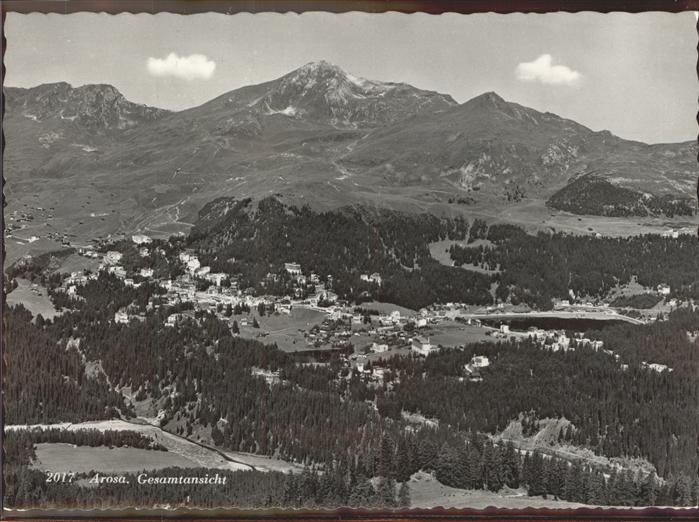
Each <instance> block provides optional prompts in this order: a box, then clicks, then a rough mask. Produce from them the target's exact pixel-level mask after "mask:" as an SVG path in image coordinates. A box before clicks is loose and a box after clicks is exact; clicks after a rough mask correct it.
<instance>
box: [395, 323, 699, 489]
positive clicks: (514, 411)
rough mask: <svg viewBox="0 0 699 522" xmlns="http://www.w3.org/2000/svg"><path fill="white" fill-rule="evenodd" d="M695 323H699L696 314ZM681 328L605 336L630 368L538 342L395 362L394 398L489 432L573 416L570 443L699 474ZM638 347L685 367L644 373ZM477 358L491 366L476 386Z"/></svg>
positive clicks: (690, 363)
mask: <svg viewBox="0 0 699 522" xmlns="http://www.w3.org/2000/svg"><path fill="white" fill-rule="evenodd" d="M693 320H694V325H695V327H696V325H699V320H698V319H697V314H696V313H695V314H694V315H693ZM677 326H678V323H676V322H675V323H670V324H668V325H664V324H662V323H659V324H657V325H650V326H648V327H646V329H645V331H641V332H639V333H638V334H631V333H630V332H632V331H634V328H636V327H627V329H626V330H624V329H623V328H620V329H618V330H615V331H614V333H613V334H606V332H605V333H604V334H602V335H601V336H600V337H602V338H604V339H605V347H608V348H610V349H612V350H615V351H616V350H617V347H618V349H619V354H620V355H621V357H622V361H628V364H629V366H628V368H627V369H624V368H622V367H621V364H622V363H621V362H617V361H615V359H614V357H612V356H609V355H607V354H604V353H596V352H594V351H592V349H589V348H578V349H577V350H576V351H574V352H566V353H562V352H555V353H554V352H550V351H546V350H543V349H541V348H540V347H538V346H536V345H534V344H530V343H529V342H521V343H503V344H498V345H493V344H482V345H476V346H467V347H466V349H465V350H449V351H442V352H441V353H437V354H432V355H430V356H429V357H427V358H426V359H424V360H421V359H413V358H394V359H392V360H391V361H390V363H389V367H390V368H391V370H392V371H393V372H394V373H396V374H398V375H399V376H400V381H399V382H398V383H397V384H395V385H394V388H393V393H392V394H391V395H389V396H388V400H392V401H396V402H397V404H398V405H399V406H400V408H401V409H403V410H407V411H412V412H421V413H422V414H424V415H426V416H428V417H431V418H437V419H439V420H440V422H444V423H448V424H449V425H451V426H457V427H458V428H459V429H461V430H464V429H470V430H474V431H481V432H489V433H496V432H498V431H500V430H503V429H504V428H505V427H506V426H507V425H508V423H509V422H510V421H511V420H512V419H514V418H516V417H517V416H518V415H519V413H520V412H527V411H532V410H533V411H535V412H536V413H537V415H538V416H539V418H546V417H550V418H560V417H565V418H567V419H568V420H570V421H571V422H572V423H573V424H574V425H575V427H576V430H575V434H574V437H573V439H572V441H571V442H572V443H574V444H576V445H579V446H583V447H587V448H590V449H592V450H593V451H595V452H596V453H598V454H601V455H606V456H609V457H643V458H646V459H648V460H649V461H650V462H651V463H653V464H654V465H655V466H656V468H657V470H658V473H659V474H660V475H661V476H668V475H669V474H671V473H674V474H678V473H682V472H683V473H685V474H687V475H689V476H694V475H695V474H696V473H697V470H698V468H699V458H698V456H697V450H696V436H697V433H699V418H698V417H697V416H696V414H695V413H694V412H695V411H696V405H697V397H699V382H697V379H696V375H697V372H699V366H698V363H697V361H698V358H699V351H698V350H697V345H696V342H690V341H689V340H688V338H687V334H686V331H687V330H679V331H678V330H677ZM673 329H674V330H673ZM625 336H626V339H625V340H623V341H622V340H621V339H623V338H624V337H625ZM622 342H623V344H622ZM634 343H638V344H634ZM636 346H638V347H639V349H641V350H643V353H644V356H647V359H645V358H644V359H643V360H647V361H649V362H661V363H662V362H665V363H669V362H671V361H676V362H677V363H678V366H675V367H674V370H673V371H672V372H663V373H658V372H655V371H652V370H648V369H644V368H642V367H641V366H640V361H639V358H640V356H638V355H635V354H633V350H634V349H635V347H636ZM653 347H654V349H653ZM653 350H654V351H653ZM474 354H478V355H485V356H487V357H488V358H489V359H490V362H491V364H490V366H488V367H486V368H481V369H480V374H481V376H482V378H483V381H482V382H470V381H469V380H468V378H467V377H468V375H467V373H466V372H465V371H464V370H463V368H464V365H465V364H466V363H468V362H469V361H470V359H471V357H472V356H473V355H474ZM680 361H682V362H681V363H680ZM464 376H466V378H463V377H464ZM459 377H462V378H463V380H460V379H459ZM482 397H488V401H487V402H484V401H483V400H482Z"/></svg>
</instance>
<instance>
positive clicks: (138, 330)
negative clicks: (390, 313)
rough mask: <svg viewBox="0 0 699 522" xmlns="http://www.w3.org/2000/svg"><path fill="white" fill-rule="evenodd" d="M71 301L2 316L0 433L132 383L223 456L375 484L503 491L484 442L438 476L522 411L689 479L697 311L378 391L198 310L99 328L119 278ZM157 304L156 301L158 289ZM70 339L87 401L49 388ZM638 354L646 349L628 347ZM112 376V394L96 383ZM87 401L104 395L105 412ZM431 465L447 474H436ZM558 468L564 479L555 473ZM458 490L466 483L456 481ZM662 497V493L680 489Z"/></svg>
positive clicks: (399, 378)
mask: <svg viewBox="0 0 699 522" xmlns="http://www.w3.org/2000/svg"><path fill="white" fill-rule="evenodd" d="M106 287H109V288H110V292H111V294H112V299H111V302H112V304H109V303H105V302H104V301H102V299H103V296H104V293H105V291H104V288H106ZM139 290H142V289H139ZM142 291H145V290H142ZM80 297H81V298H82V299H84V301H82V300H80V302H81V305H80V306H78V307H76V309H75V310H73V311H68V312H66V313H64V314H63V315H62V316H58V317H56V318H55V319H54V320H53V321H44V320H41V321H37V322H36V323H32V322H30V316H29V315H28V314H27V313H26V312H24V311H22V310H17V309H15V310H10V311H9V312H8V313H9V314H10V315H8V316H6V317H7V318H8V319H9V321H8V322H9V323H10V325H11V328H12V329H13V331H14V332H16V333H15V334H14V336H13V337H10V339H12V340H13V342H12V343H10V344H8V349H7V352H6V353H7V357H8V360H9V361H10V362H12V361H17V360H21V358H22V357H25V358H27V364H19V363H18V364H17V366H16V367H15V370H14V371H13V372H11V375H12V378H13V379H14V381H13V382H12V383H10V386H9V388H8V389H9V390H10V393H9V397H10V398H11V400H8V404H11V403H12V401H15V402H16V403H17V404H20V405H21V409H19V408H12V407H11V408H8V410H7V416H6V422H7V423H10V424H13V423H20V422H23V423H36V422H49V421H52V420H65V419H66V418H70V419H71V420H74V421H79V420H87V419H94V418H106V417H109V416H110V415H111V416H116V415H117V414H118V410H117V408H119V410H121V411H122V412H123V414H126V415H128V408H126V407H125V406H124V404H123V402H122V401H121V399H120V398H118V396H117V395H116V394H115V393H114V389H116V388H119V387H121V386H130V387H131V389H132V390H134V391H136V392H137V393H138V394H140V395H142V396H144V397H150V398H152V399H154V400H156V401H159V404H161V405H162V407H163V408H164V409H165V410H166V418H165V419H164V421H163V423H164V424H168V422H169V421H170V420H177V419H179V421H180V422H179V425H180V426H181V428H180V429H182V434H184V435H187V434H189V433H190V432H191V431H190V430H191V429H192V428H193V427H194V426H198V427H200V428H205V429H207V430H210V434H211V437H212V440H213V441H214V443H215V444H216V445H218V446H221V447H224V448H229V449H232V450H242V451H251V452H256V453H261V454H267V455H277V456H280V457H282V458H285V459H289V460H293V461H296V462H299V463H303V464H307V465H315V466H320V467H327V466H331V465H335V464H334V463H337V462H346V463H347V464H346V466H348V467H350V468H351V469H352V470H353V471H352V473H353V474H354V476H357V477H358V476H364V477H372V476H376V475H384V476H387V477H390V478H393V479H394V480H398V481H401V480H405V479H406V477H405V474H406V473H408V472H414V471H417V470H419V469H427V470H429V469H436V470H437V473H438V477H441V478H440V480H442V481H443V482H444V483H447V484H448V483H452V484H467V485H468V484H471V482H468V480H475V481H476V482H475V483H476V484H478V486H477V487H492V488H495V485H497V484H499V483H500V482H498V481H501V480H507V479H495V478H488V477H489V475H488V473H489V472H488V471H487V470H488V469H490V468H488V466H487V465H485V464H483V462H486V461H488V459H490V458H491V457H486V456H484V455H488V454H487V453H484V452H487V451H490V450H485V449H483V447H482V446H473V448H478V452H477V456H474V455H472V456H471V457H470V458H471V459H472V460H473V459H475V460H473V461H474V462H475V461H476V460H477V461H478V462H479V463H480V464H479V467H478V468H474V469H478V470H479V471H478V473H480V474H481V475H478V477H477V478H475V479H465V478H464V479H462V478H459V476H461V475H459V473H465V471H464V469H469V468H468V466H469V464H464V465H465V466H467V467H466V468H463V469H462V468H458V469H456V470H452V471H445V469H446V470H448V469H450V468H449V466H454V465H455V464H453V463H452V464H449V462H452V460H450V459H453V458H455V457H454V456H453V455H459V454H460V453H459V452H460V451H466V453H464V455H468V454H469V452H470V453H473V450H468V449H465V450H459V449H458V448H459V447H461V446H460V445H461V444H463V440H464V437H466V438H468V436H469V433H471V434H476V433H486V434H487V433H490V434H495V433H497V432H498V431H499V430H502V429H503V428H504V427H505V426H506V425H507V424H508V423H509V422H510V421H511V420H513V419H516V418H518V417H519V416H520V415H522V414H523V413H526V414H527V415H528V416H530V417H531V418H533V419H536V418H544V417H554V418H555V417H560V416H565V417H566V418H567V419H569V420H571V421H572V423H573V425H574V426H575V429H574V431H572V432H570V433H564V434H561V437H562V439H561V440H564V441H568V442H570V443H574V444H577V445H580V446H583V447H587V448H590V449H592V450H594V451H595V452H598V453H600V454H603V455H607V456H628V457H643V458H646V459H648V460H649V461H650V462H651V463H653V464H654V465H655V467H656V469H657V472H658V474H659V475H661V476H664V477H666V478H668V479H671V482H669V483H672V484H673V487H674V484H675V482H674V481H675V480H676V478H677V477H681V478H682V481H684V482H687V481H689V484H691V483H692V480H694V479H693V477H696V473H697V453H696V447H695V441H696V435H697V433H699V425H697V416H696V414H695V412H696V400H695V397H697V395H698V394H699V389H698V388H697V386H698V384H697V380H696V374H697V364H698V363H697V353H699V352H698V351H697V345H696V340H691V339H690V338H689V337H688V336H687V333H686V332H687V331H696V330H699V313H697V312H689V311H687V310H686V309H683V310H679V311H677V312H675V313H673V314H672V315H671V316H670V319H669V321H668V322H659V323H656V324H651V325H648V326H646V327H641V328H639V327H637V326H634V325H630V326H622V327H618V328H617V329H609V330H605V331H604V332H601V333H599V334H596V333H595V332H591V333H590V334H589V335H591V336H597V337H601V338H603V339H604V340H605V346H606V347H608V348H609V349H611V350H614V351H615V352H616V353H618V354H619V356H620V360H616V359H615V358H614V357H612V356H609V355H607V354H605V353H601V352H593V351H592V350H586V349H579V350H577V351H575V352H568V353H563V352H557V353H554V352H549V351H546V350H542V349H541V348H540V347H536V346H534V345H530V344H528V343H526V342H524V343H519V344H512V343H510V342H504V343H500V344H477V345H468V346H466V347H465V348H464V349H463V350H444V351H442V352H440V353H436V354H432V355H430V356H429V357H427V358H426V359H420V358H415V357H413V356H399V357H393V358H391V359H390V360H388V361H386V362H384V363H383V364H382V366H383V367H384V368H385V371H386V376H385V381H384V382H385V385H384V386H382V387H376V386H375V384H373V383H371V382H370V381H367V380H366V378H365V377H362V376H360V375H358V374H356V373H355V372H352V374H351V375H350V374H349V373H347V372H346V371H343V369H342V366H341V365H340V364H339V359H338V358H337V357H338V356H335V358H334V359H331V361H330V362H329V364H328V365H319V366H305V367H301V366H299V363H298V360H297V359H296V358H295V356H294V355H293V354H286V353H283V352H281V351H279V350H277V349H276V347H275V346H265V345H263V344H261V343H259V342H257V341H252V340H244V339H241V338H239V337H236V336H233V335H232V334H231V333H230V329H229V327H228V326H227V325H226V324H225V323H223V322H221V321H220V320H219V319H216V318H215V317H214V316H213V315H211V314H208V313H204V312H202V313H199V314H197V320H196V321H195V320H192V321H190V322H186V321H185V322H183V323H181V324H180V325H179V326H177V327H176V328H168V327H165V326H164V325H163V323H164V319H165V317H166V315H167V313H168V312H167V310H166V309H165V308H160V309H157V310H153V309H152V310H150V311H146V310H145V308H143V309H142V310H143V313H145V319H144V321H143V322H138V321H137V322H134V323H131V324H129V325H115V324H113V323H107V322H106V321H105V318H106V317H107V314H109V313H113V310H115V308H114V306H116V305H115V304H114V303H117V304H118V303H122V302H124V301H125V300H126V299H127V298H128V299H131V300H132V301H134V302H136V297H137V294H136V293H135V290H134V289H132V288H128V287H125V286H123V285H122V284H121V283H120V282H118V281H117V280H116V279H115V278H113V276H108V275H106V274H103V275H101V276H100V277H99V278H98V279H97V280H95V281H91V282H90V283H89V284H88V285H86V286H85V287H83V289H82V290H81V296H80ZM151 297H155V298H157V294H152V296H151ZM98 303H99V306H96V305H97V304H98ZM142 303H143V301H142ZM136 306H138V305H136ZM636 329H637V330H636ZM636 331H637V333H636ZM19 332H22V338H25V339H28V340H31V341H32V342H34V343H36V342H38V341H39V340H41V339H53V340H54V341H53V343H52V346H49V343H46V344H45V345H44V346H45V347H46V350H47V351H49V353H50V351H51V350H54V351H55V353H56V356H54V358H47V357H46V356H45V352H36V351H30V350H28V345H24V344H22V343H21V342H17V337H16V335H17V333H19ZM70 339H80V343H79V347H80V353H82V354H84V355H85V357H86V359H87V360H93V361H94V360H99V361H100V362H101V366H102V368H103V369H104V372H105V379H104V380H101V379H98V380H96V381H94V383H93V384H94V385H97V384H99V385H100V387H99V389H95V390H92V389H91V388H88V387H86V386H91V385H90V384H86V386H83V387H82V388H81V389H82V390H87V389H90V390H91V392H90V393H91V394H92V395H91V396H90V399H91V400H90V401H85V400H83V399H81V395H80V393H79V391H76V389H75V388H74V387H72V386H67V387H66V386H65V384H64V383H65V382H67V381H66V380H65V379H63V378H62V376H61V378H60V379H58V376H59V375H61V373H59V372H63V374H64V375H65V372H67V371H69V372H72V374H73V375H74V378H75V380H76V381H79V380H80V379H82V377H81V376H80V374H81V371H82V369H83V368H82V364H81V363H80V359H79V358H77V359H75V362H74V363H73V365H72V366H70V365H66V364H63V363H61V362H60V361H61V359H60V357H65V356H68V355H70V354H71V353H73V349H68V350H66V346H67V343H69V342H70ZM56 340H58V343H56ZM644 340H645V341H644ZM33 346H36V344H34V345H33ZM636 347H639V350H641V351H640V352H638V353H637V350H636ZM58 354H60V357H59V355H58ZM474 354H481V355H486V356H487V357H489V358H490V360H491V365H490V366H489V367H487V368H483V369H482V372H481V374H482V378H483V380H482V381H481V382H472V381H470V380H468V379H466V380H464V379H460V378H459V377H461V376H463V373H462V371H463V370H462V368H463V366H464V364H466V363H467V362H468V361H469V360H470V359H471V357H472V356H473V355H474ZM30 356H31V358H32V359H29V357H30ZM74 356H75V357H77V354H74ZM56 357H58V358H56ZM40 359H41V360H40ZM639 359H642V360H644V361H645V360H647V361H652V362H664V363H666V364H672V365H673V371H672V372H662V373H657V372H654V371H651V370H647V369H644V368H643V367H641V366H640V365H639V362H638V361H639ZM42 360H43V361H52V362H53V365H49V366H52V367H54V368H55V369H54V370H50V369H48V368H47V370H46V372H47V375H49V376H50V375H52V371H53V372H56V374H57V378H56V379H52V378H48V379H45V380H44V381H42V384H41V385H35V386H30V387H28V388H27V387H26V386H24V387H23V388H22V386H21V384H22V385H24V384H25V383H27V382H30V381H31V380H32V375H34V371H35V368H36V367H37V365H38V366H41V365H42V364H44V363H42ZM56 361H59V362H56ZM46 364H48V362H47V363H46ZM622 364H628V365H629V366H628V367H623V366H622ZM71 367H73V368H74V369H71ZM253 367H255V368H262V369H266V370H270V371H279V375H280V382H279V383H277V384H270V383H267V382H265V380H264V379H263V378H262V377H259V376H257V375H254V374H253V372H252V371H251V369H252V368H253ZM107 379H108V381H109V382H110V383H111V386H110V387H108V386H107V385H106V384H105V382H106V381H107ZM87 382H88V383H89V382H90V381H87ZM20 383H21V384H20ZM20 389H21V390H22V391H21V395H20V391H19V390H20ZM11 390H15V391H14V392H13V391H11ZM20 396H21V399H20V398H18V397H20ZM95 397H104V399H102V402H99V401H95V400H94V399H95ZM483 397H488V401H483ZM47 400H51V401H52V404H54V410H52V411H57V412H59V413H62V415H63V417H62V418H61V419H57V418H53V417H50V416H47V413H46V411H45V409H44V406H43V404H42V401H43V403H44V404H46V401H47ZM374 406H375V408H374ZM110 408H111V409H110ZM403 411H408V412H410V411H413V412H415V411H417V412H421V413H422V414H424V415H427V416H431V417H434V418H436V419H438V420H439V427H437V428H429V427H423V428H421V429H419V430H418V431H415V430H414V429H413V430H406V427H407V425H406V423H405V421H404V420H403V419H402V417H401V412H403ZM221 419H224V420H225V422H221ZM386 440H389V441H390V442H386ZM459 441H462V442H459ZM445 443H448V446H447V447H445V446H444V444H445ZM387 444H388V445H389V446H388V448H389V449H387V448H386V445H387ZM479 444H482V441H481V442H480V443H479ZM449 446H450V447H452V448H455V451H456V453H453V451H452V450H451V449H449ZM466 447H467V448H468V447H470V446H468V445H467V446H466ZM410 448H413V449H410ZM498 451H500V450H498ZM445 452H446V454H444V453H445ZM443 454H444V455H443ZM382 455H383V457H382ZM430 455H431V456H430ZM440 456H441V457H440ZM502 458H504V456H502ZM435 459H437V460H435ZM440 459H441V460H440ZM458 459H461V457H458V458H457V462H462V460H458ZM484 459H485V460H484ZM440 461H441V462H442V464H443V469H442V471H440V467H439V465H438V464H435V462H440ZM473 465H474V464H470V466H473ZM520 465H521V466H523V467H521V468H518V469H520V471H519V473H520V475H518V477H519V479H518V480H522V481H523V482H524V483H525V484H528V487H531V488H532V491H533V493H532V494H538V493H534V492H537V491H539V492H540V490H541V488H545V489H546V488H548V489H546V491H549V492H550V493H551V494H555V495H557V496H559V497H560V498H583V497H579V495H581V494H580V493H579V492H578V493H575V495H578V496H575V495H573V493H568V494H564V493H561V492H560V491H558V489H556V488H558V487H560V481H559V480H556V481H553V480H551V482H549V483H545V484H549V485H548V486H542V485H539V486H537V485H536V484H537V482H536V480H539V479H534V478H522V477H528V475H526V472H524V471H521V470H524V469H530V468H527V467H526V466H531V462H530V463H529V464H526V466H525V464H524V463H523V462H520ZM484 466H485V467H484ZM537 466H538V464H537ZM498 469H499V468H498ZM563 469H564V468H563V467H561V468H560V469H559V471H558V472H560V473H563ZM565 469H569V468H567V467H566V468H565ZM406 470H408V471H406ZM598 471H599V470H596V469H594V468H590V469H589V470H588V471H587V472H585V473H589V474H590V475H589V479H586V480H597V481H598V480H599V478H594V477H595V476H596V475H595V474H596V473H597V472H598ZM577 472H579V473H583V471H577ZM577 472H576V473H577ZM450 473H452V474H453V473H455V474H456V475H454V476H451V475H450ZM471 473H475V471H472V472H471ZM522 473H524V475H521V474H522ZM536 473H539V472H538V471H537V472H536ZM566 473H567V472H566ZM483 474H485V475H483ZM673 477H675V478H673ZM646 479H647V478H644V477H640V476H637V477H627V478H625V479H624V480H626V481H627V482H628V483H629V484H630V485H633V486H629V487H631V489H632V490H633V491H637V494H634V495H636V496H634V495H632V496H631V497H628V498H627V497H623V498H622V497H619V498H617V497H616V496H614V495H616V494H612V493H610V492H611V491H614V489H613V488H612V486H611V484H612V482H605V485H604V486H603V487H604V488H605V489H604V491H605V493H604V495H606V496H604V499H605V500H604V501H605V502H612V503H613V502H620V503H624V502H630V503H635V502H642V500H641V498H642V497H641V496H640V495H641V493H640V491H641V489H642V488H641V486H642V483H643V481H644V480H646ZM463 480H465V481H466V482H460V481H463ZM513 480H514V479H513ZM540 480H543V479H540ZM571 480H573V479H571ZM576 480H577V479H576ZM677 480H679V479H677ZM491 481H492V482H491ZM684 482H682V483H684ZM669 483H668V484H669ZM488 484H492V486H489V485H488ZM656 486H657V488H661V486H662V483H661V482H658V483H657V484H655V485H654V486H653V488H656ZM571 487H572V486H571ZM590 487H591V486H590ZM609 488H612V489H609ZM634 488H635V489H634ZM665 494H666V495H667V497H666V498H670V497H672V495H674V493H669V492H666V493H665ZM566 495H568V496H566ZM585 495H588V496H585V497H584V498H585V499H587V501H590V502H593V501H596V502H602V501H601V500H600V499H599V498H602V497H599V498H598V497H597V496H595V495H597V494H596V493H595V495H592V494H591V493H590V494H588V493H585ZM590 495H591V496H590ZM609 495H612V496H609ZM677 495H680V494H679V493H678V494H677ZM624 498H626V500H624ZM672 498H673V500H672V501H673V502H675V501H677V502H679V500H676V499H675V497H672ZM678 498H679V497H678ZM595 499H597V500H595ZM629 499H630V500H629Z"/></svg>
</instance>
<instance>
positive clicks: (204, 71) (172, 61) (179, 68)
mask: <svg viewBox="0 0 699 522" xmlns="http://www.w3.org/2000/svg"><path fill="white" fill-rule="evenodd" d="M215 69H216V62H214V61H213V60H209V59H208V58H207V57H206V56H204V55H203V54H190V55H189V56H178V55H177V54H176V53H170V54H168V55H167V57H165V58H153V57H150V58H148V72H149V73H150V74H152V75H153V76H174V77H175V78H181V79H183V80H197V79H199V80H208V79H209V78H211V76H213V74H214V70H215Z"/></svg>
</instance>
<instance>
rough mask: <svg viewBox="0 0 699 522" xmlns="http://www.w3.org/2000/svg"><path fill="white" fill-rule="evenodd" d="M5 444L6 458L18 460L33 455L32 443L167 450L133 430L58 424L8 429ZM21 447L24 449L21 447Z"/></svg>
mask: <svg viewBox="0 0 699 522" xmlns="http://www.w3.org/2000/svg"><path fill="white" fill-rule="evenodd" d="M4 442H5V444H9V445H10V448H11V449H12V451H8V450H7V447H6V453H5V456H6V458H7V457H8V456H9V455H12V454H17V455H20V457H19V458H18V460H19V461H23V460H24V459H23V458H22V457H21V455H23V454H25V455H32V453H33V450H32V448H33V446H34V444H41V443H45V442H49V443H65V444H74V445H76V446H91V447H97V446H108V447H128V448H138V449H147V450H157V451H167V450H166V448H165V446H163V445H162V444H159V443H158V442H156V441H154V440H153V439H151V438H150V437H146V436H145V435H143V434H141V433H138V432H137V431H132V430H97V429H80V430H66V429H61V428H43V427H35V428H28V429H18V430H14V429H13V430H8V431H7V433H6V434H5V438H4ZM20 447H22V448H24V450H20V449H19V448H20Z"/></svg>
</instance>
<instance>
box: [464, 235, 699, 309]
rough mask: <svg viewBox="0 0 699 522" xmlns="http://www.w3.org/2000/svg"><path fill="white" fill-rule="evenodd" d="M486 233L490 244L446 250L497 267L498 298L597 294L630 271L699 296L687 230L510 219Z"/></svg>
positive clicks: (542, 303) (648, 282)
mask: <svg viewBox="0 0 699 522" xmlns="http://www.w3.org/2000/svg"><path fill="white" fill-rule="evenodd" d="M474 226H475V225H474ZM487 238H488V239H489V240H490V241H491V242H493V243H494V245H493V246H491V245H488V246H479V247H462V246H459V245H453V246H452V247H451V248H450V255H451V258H452V260H453V261H454V263H455V265H457V266H460V265H463V264H474V265H476V266H481V267H483V268H486V269H488V270H499V273H498V274H494V275H493V277H492V279H493V281H494V282H497V283H498V288H497V290H496V294H495V295H496V297H497V298H498V299H499V300H500V301H507V300H509V301H510V302H512V303H513V304H518V303H526V304H528V305H530V306H533V307H535V308H539V309H550V308H551V307H552V302H551V301H552V299H554V298H559V299H568V298H569V290H573V291H574V292H575V295H577V296H581V297H592V298H602V297H604V296H606V295H607V294H608V292H609V291H610V290H611V289H612V288H614V287H615V286H616V285H618V284H621V285H623V284H627V283H629V282H631V280H632V279H633V278H634V277H636V279H637V281H638V283H639V284H641V285H643V286H647V287H651V288H654V287H656V286H657V285H659V284H668V285H669V286H670V288H671V291H672V295H674V296H677V297H684V298H688V297H694V298H699V282H698V281H697V262H696V260H697V259H699V243H697V241H696V238H692V237H691V236H680V237H679V238H677V239H671V238H663V237H660V236H658V235H651V234H648V235H643V236H634V237H626V238H606V237H603V238H596V237H592V236H577V235H569V234H562V233H555V234H546V233H538V234H537V235H529V234H526V233H524V231H523V230H522V229H520V228H518V227H515V226H512V225H493V226H491V227H490V228H489V230H488V232H487Z"/></svg>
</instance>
